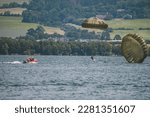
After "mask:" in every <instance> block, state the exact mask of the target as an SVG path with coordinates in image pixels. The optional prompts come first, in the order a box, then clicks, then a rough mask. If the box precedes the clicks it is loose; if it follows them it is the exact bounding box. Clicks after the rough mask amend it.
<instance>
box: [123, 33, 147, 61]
mask: <svg viewBox="0 0 150 117" xmlns="http://www.w3.org/2000/svg"><path fill="white" fill-rule="evenodd" d="M121 49H122V53H123V55H124V57H125V59H126V60H127V61H128V62H129V63H142V62H143V61H144V59H145V58H146V57H147V53H148V47H147V44H146V43H145V41H144V40H143V39H142V37H139V36H138V35H136V34H127V35H126V36H124V37H123V39H122V44H121Z"/></svg>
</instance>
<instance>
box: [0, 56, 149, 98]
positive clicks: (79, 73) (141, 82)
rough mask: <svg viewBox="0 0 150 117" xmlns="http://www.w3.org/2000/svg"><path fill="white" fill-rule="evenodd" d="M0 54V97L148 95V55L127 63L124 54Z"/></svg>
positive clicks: (144, 96)
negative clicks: (33, 59)
mask: <svg viewBox="0 0 150 117" xmlns="http://www.w3.org/2000/svg"><path fill="white" fill-rule="evenodd" d="M26 57H27V56H14V55H13V56H0V99H6V100H7V99H13V100H14V99H15V100H16V99H25V100H26V99H48V100H53V99H81V100H84V99H90V100H93V99H96V100H97V99H98V100H102V99H114V100H115V99H150V58H149V57H147V58H146V59H145V61H144V62H143V63H142V64H129V63H127V62H126V60H125V59H124V58H123V57H102V56H96V57H95V59H96V61H95V62H94V61H92V60H91V59H90V57H89V56H36V58H37V59H38V60H39V63H38V64H21V63H20V64H19V62H17V63H15V62H13V61H20V62H22V60H24V59H25V58H26Z"/></svg>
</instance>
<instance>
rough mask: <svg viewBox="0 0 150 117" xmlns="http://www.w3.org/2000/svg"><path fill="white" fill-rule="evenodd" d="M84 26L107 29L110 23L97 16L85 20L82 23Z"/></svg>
mask: <svg viewBox="0 0 150 117" xmlns="http://www.w3.org/2000/svg"><path fill="white" fill-rule="evenodd" d="M82 27H84V28H95V29H106V28H108V25H107V24H106V23H104V21H103V20H100V19H99V18H97V17H93V18H89V19H86V20H84V22H83V23H82Z"/></svg>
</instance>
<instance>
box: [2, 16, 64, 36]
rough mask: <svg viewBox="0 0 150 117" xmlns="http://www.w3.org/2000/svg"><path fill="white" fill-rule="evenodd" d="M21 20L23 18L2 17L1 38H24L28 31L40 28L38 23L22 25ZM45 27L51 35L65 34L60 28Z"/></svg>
mask: <svg viewBox="0 0 150 117" xmlns="http://www.w3.org/2000/svg"><path fill="white" fill-rule="evenodd" d="M21 20H22V17H8V16H0V37H17V36H24V35H25V34H26V32H27V30H28V29H30V28H36V27H37V26H38V24H36V23H22V22H21ZM43 27H44V29H45V30H46V32H47V33H49V34H53V33H55V32H56V33H59V34H62V35H63V34H64V31H62V30H60V28H54V27H45V26H43Z"/></svg>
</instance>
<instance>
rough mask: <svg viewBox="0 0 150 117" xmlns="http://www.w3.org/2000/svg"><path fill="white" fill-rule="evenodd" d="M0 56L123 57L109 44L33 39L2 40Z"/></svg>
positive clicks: (115, 47)
mask: <svg viewBox="0 0 150 117" xmlns="http://www.w3.org/2000/svg"><path fill="white" fill-rule="evenodd" d="M0 54H1V55H5V54H6V55H8V54H9V55H11V54H21V55H33V54H40V55H82V56H85V55H102V56H104V55H121V49H120V46H119V45H118V46H117V45H113V44H111V43H107V42H92V41H89V42H79V41H63V42H62V41H57V42H56V41H53V40H47V41H36V40H31V39H12V38H6V37H5V38H4V37H3V38H2V37H1V38H0Z"/></svg>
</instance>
